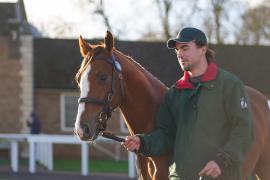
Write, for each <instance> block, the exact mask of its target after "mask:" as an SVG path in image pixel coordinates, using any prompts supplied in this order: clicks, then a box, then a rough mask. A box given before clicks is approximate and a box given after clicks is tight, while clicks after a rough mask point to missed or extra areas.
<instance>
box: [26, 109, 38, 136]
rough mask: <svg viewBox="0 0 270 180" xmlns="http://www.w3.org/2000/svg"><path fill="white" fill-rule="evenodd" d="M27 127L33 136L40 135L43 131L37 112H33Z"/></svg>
mask: <svg viewBox="0 0 270 180" xmlns="http://www.w3.org/2000/svg"><path fill="white" fill-rule="evenodd" d="M26 123H27V126H28V127H29V128H30V133H31V134H39V133H40V130H41V122H40V120H39V118H38V116H37V114H36V113H35V112H32V113H31V114H30V116H29V119H28V120H27V122H26Z"/></svg>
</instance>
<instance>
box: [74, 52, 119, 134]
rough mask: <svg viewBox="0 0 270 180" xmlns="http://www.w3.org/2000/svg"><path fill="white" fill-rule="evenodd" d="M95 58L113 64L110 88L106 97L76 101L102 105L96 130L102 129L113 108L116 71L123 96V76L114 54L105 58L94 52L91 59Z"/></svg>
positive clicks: (81, 98) (84, 98)
mask: <svg viewBox="0 0 270 180" xmlns="http://www.w3.org/2000/svg"><path fill="white" fill-rule="evenodd" d="M87 58H91V57H90V56H89V54H88V55H87ZM95 60H102V61H105V62H107V63H109V64H111V65H112V66H113V73H112V84H111V90H110V91H109V93H108V94H107V97H106V98H105V99H96V98H92V97H89V96H88V97H80V98H79V99H78V103H79V104H80V103H89V104H96V105H100V106H103V107H102V110H101V111H100V112H99V115H98V121H99V124H98V130H100V131H104V130H105V128H106V122H107V121H108V120H109V119H110V118H111V113H112V111H113V110H114V109H112V107H111V103H112V98H113V95H114V93H115V80H116V75H115V74H116V73H118V78H119V80H120V86H121V95H122V97H124V85H123V76H122V68H121V65H120V63H119V62H118V61H117V59H116V58H115V57H114V55H112V56H111V58H106V57H104V56H100V55H98V56H95V54H94V55H93V56H92V61H95Z"/></svg>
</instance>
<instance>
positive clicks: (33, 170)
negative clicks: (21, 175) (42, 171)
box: [29, 141, 36, 173]
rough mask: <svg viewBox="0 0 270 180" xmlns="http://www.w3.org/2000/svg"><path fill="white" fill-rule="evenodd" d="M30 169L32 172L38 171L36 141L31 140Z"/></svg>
mask: <svg viewBox="0 0 270 180" xmlns="http://www.w3.org/2000/svg"><path fill="white" fill-rule="evenodd" d="M29 143H30V144H29V171H30V173H35V172H36V165H35V163H36V162H35V154H36V153H35V142H34V141H30V142H29Z"/></svg>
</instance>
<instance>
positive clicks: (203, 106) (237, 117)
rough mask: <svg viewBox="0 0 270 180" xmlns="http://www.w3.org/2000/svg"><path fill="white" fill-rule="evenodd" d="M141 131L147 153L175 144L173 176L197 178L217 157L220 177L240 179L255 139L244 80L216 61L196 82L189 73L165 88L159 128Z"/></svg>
mask: <svg viewBox="0 0 270 180" xmlns="http://www.w3.org/2000/svg"><path fill="white" fill-rule="evenodd" d="M138 136H139V137H140V139H141V148H140V153H141V154H143V155H144V156H158V155H160V154H162V153H164V152H165V151H167V150H169V149H172V150H173V152H174V153H173V159H172V161H171V165H170V168H169V177H170V179H173V180H174V179H180V180H198V179H199V176H198V173H199V172H200V171H201V170H202V169H203V167H204V166H205V165H206V164H207V163H208V162H209V161H211V160H214V161H215V162H216V163H217V164H218V165H219V166H220V168H221V170H222V176H221V177H219V179H222V180H240V179H241V178H240V177H241V164H242V162H243V159H244V156H245V153H246V152H247V150H248V148H249V146H250V144H251V143H252V140H253V128H252V116H251V111H250V104H249V99H248V96H247V94H246V92H245V90H244V87H243V84H242V82H241V81H240V80H239V79H238V78H237V77H235V76H234V75H232V74H230V73H229V72H226V71H224V70H222V69H220V68H219V69H218V68H217V67H216V65H215V64H213V63H211V64H210V65H209V67H208V70H207V72H206V73H205V74H204V76H203V77H202V81H201V82H200V83H198V85H196V87H194V86H193V85H192V84H191V83H190V82H189V80H188V74H187V73H185V75H184V77H183V78H182V79H180V80H179V81H178V82H177V83H176V85H174V86H172V87H171V88H170V89H169V91H168V92H167V93H166V95H165V99H164V101H163V103H162V104H161V106H160V109H159V112H158V114H157V117H156V129H155V130H154V131H153V132H151V133H150V134H141V135H138ZM206 179H211V178H207V177H205V178H203V180H206Z"/></svg>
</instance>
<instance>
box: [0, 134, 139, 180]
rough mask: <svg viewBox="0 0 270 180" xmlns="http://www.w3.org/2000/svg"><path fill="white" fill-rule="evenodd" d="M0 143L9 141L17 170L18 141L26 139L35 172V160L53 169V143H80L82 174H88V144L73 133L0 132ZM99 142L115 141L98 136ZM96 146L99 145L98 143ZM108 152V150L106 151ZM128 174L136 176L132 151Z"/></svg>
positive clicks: (14, 169) (13, 163)
mask: <svg viewBox="0 0 270 180" xmlns="http://www.w3.org/2000/svg"><path fill="white" fill-rule="evenodd" d="M0 140H1V141H0V143H1V142H3V141H4V142H10V143H11V146H10V151H11V153H10V155H11V156H10V158H11V167H12V170H13V172H18V169H19V166H18V161H19V156H18V154H19V150H18V148H19V146H18V143H19V142H22V141H27V142H28V144H29V172H30V173H35V172H36V161H39V162H40V163H41V164H42V165H44V166H46V167H47V168H48V170H49V171H53V144H78V145H81V163H82V169H81V173H82V175H84V176H86V175H88V174H89V172H88V165H89V161H88V160H89V155H88V152H89V144H87V143H86V142H82V141H80V140H79V139H78V138H76V137H75V136H73V135H51V134H50V135H49V134H41V135H30V134H0ZM99 142H102V143H104V142H105V143H115V142H114V141H112V140H110V139H106V138H103V137H99V138H98V139H97V140H96V144H98V143H99ZM98 147H101V146H100V145H98ZM107 154H108V152H107ZM128 157H129V158H128V159H129V163H128V166H129V168H128V170H129V171H128V174H129V177H130V178H135V177H136V170H135V155H134V153H130V152H129V154H128Z"/></svg>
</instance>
